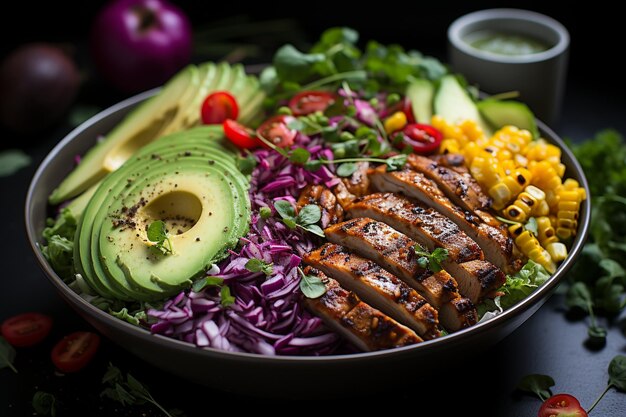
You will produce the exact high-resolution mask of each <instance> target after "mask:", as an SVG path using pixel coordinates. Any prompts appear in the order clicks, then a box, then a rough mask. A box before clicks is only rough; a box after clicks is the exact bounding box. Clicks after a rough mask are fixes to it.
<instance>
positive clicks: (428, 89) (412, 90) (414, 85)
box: [406, 78, 435, 124]
mask: <svg viewBox="0 0 626 417" xmlns="http://www.w3.org/2000/svg"><path fill="white" fill-rule="evenodd" d="M434 95H435V86H434V85H433V83H431V82H430V81H428V80H427V79H425V78H418V79H416V80H414V81H412V82H411V84H409V86H408V87H407V89H406V96H407V97H408V98H409V100H411V107H412V109H413V116H415V120H417V122H418V123H426V124H430V119H431V117H432V115H433V96H434Z"/></svg>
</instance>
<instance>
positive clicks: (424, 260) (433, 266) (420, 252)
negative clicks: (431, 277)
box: [414, 244, 448, 273]
mask: <svg viewBox="0 0 626 417" xmlns="http://www.w3.org/2000/svg"><path fill="white" fill-rule="evenodd" d="M414 249H415V254H416V255H417V256H419V258H417V264H418V265H419V266H420V267H421V268H424V269H428V270H429V271H431V272H433V273H437V272H439V271H441V270H442V269H443V267H442V266H441V263H442V262H444V261H445V260H446V259H448V250H447V249H443V248H436V249H435V250H433V251H432V253H429V252H428V251H427V250H426V249H424V248H423V247H422V246H420V245H419V244H416V245H415V246H414Z"/></svg>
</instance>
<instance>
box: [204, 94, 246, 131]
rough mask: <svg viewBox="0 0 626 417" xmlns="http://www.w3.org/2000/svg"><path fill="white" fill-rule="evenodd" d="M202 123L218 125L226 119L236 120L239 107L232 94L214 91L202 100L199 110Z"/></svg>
mask: <svg viewBox="0 0 626 417" xmlns="http://www.w3.org/2000/svg"><path fill="white" fill-rule="evenodd" d="M200 114H201V116H202V123H204V124H205V125H219V124H222V123H224V121H225V120H226V119H235V120H236V119H237V116H239V106H238V105H237V100H236V99H235V97H233V96H232V94H230V93H228V92H226V91H216V92H214V93H211V94H209V95H208V96H207V98H205V99H204V102H203V103H202V109H201V113H200Z"/></svg>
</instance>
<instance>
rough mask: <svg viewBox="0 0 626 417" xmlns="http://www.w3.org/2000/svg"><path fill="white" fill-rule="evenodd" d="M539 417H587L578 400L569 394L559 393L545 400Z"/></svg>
mask: <svg viewBox="0 0 626 417" xmlns="http://www.w3.org/2000/svg"><path fill="white" fill-rule="evenodd" d="M538 417H587V412H586V411H585V410H584V409H583V408H582V407H581V406H580V403H579V402H578V400H577V399H576V398H574V397H572V396H571V395H569V394H557V395H553V396H552V397H550V398H548V399H547V400H545V401H544V403H543V405H542V406H541V408H540V409H539V414H538Z"/></svg>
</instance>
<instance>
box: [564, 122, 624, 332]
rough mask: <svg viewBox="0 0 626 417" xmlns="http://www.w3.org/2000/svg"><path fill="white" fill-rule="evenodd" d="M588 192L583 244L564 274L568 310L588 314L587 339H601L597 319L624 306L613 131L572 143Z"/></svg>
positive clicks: (620, 179) (620, 184) (617, 140)
mask: <svg viewBox="0 0 626 417" xmlns="http://www.w3.org/2000/svg"><path fill="white" fill-rule="evenodd" d="M571 147H572V150H573V151H574V154H575V155H576V158H577V159H578V162H579V163H580V164H581V166H582V168H583V170H584V171H585V175H586V177H587V181H588V182H589V189H590V191H591V205H592V208H591V225H590V231H589V237H588V239H587V244H586V245H585V247H584V249H583V251H582V254H581V256H580V257H579V259H578V260H577V262H576V264H575V265H574V268H572V272H571V274H570V275H569V276H570V282H571V284H572V285H571V287H570V289H569V294H568V297H567V299H568V300H569V301H568V306H569V307H571V308H578V309H581V310H582V311H584V312H585V313H587V314H589V316H590V321H589V336H590V337H591V338H592V339H594V340H596V341H601V340H602V339H604V338H605V337H606V331H605V330H604V329H603V328H602V327H601V326H599V325H598V323H597V315H598V313H600V314H602V315H607V316H610V317H615V316H617V315H618V314H619V313H620V312H621V311H622V310H623V309H624V307H626V292H625V290H624V289H625V288H626V272H625V270H626V198H625V197H624V196H626V144H625V143H624V140H623V138H622V136H621V135H620V134H619V133H618V132H616V131H614V130H605V131H602V132H600V133H598V134H597V135H596V136H595V138H593V139H591V140H588V141H586V142H583V143H581V144H573V145H572V146H571Z"/></svg>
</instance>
